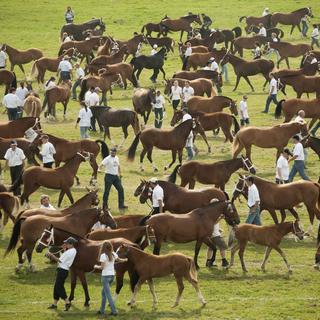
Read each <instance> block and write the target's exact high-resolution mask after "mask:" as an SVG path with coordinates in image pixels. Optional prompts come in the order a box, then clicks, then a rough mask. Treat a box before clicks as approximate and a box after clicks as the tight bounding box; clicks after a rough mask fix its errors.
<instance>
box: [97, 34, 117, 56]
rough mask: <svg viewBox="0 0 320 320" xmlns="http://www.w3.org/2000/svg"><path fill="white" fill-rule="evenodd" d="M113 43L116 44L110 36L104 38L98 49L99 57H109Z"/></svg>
mask: <svg viewBox="0 0 320 320" xmlns="http://www.w3.org/2000/svg"><path fill="white" fill-rule="evenodd" d="M103 41H104V43H103ZM113 42H114V40H113V39H112V38H111V37H109V36H106V37H102V39H101V41H100V44H101V45H100V46H99V47H98V49H97V57H98V56H102V55H107V56H109V55H110V51H111V46H112V44H113ZM102 43H103V44H102Z"/></svg>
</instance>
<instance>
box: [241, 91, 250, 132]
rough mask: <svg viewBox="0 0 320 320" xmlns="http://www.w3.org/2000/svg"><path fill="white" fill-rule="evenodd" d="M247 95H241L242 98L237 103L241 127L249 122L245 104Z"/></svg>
mask: <svg viewBox="0 0 320 320" xmlns="http://www.w3.org/2000/svg"><path fill="white" fill-rule="evenodd" d="M247 100H248V97H247V96H246V95H244V96H243V97H242V100H241V101H240V104H239V109H240V125H241V127H243V126H245V125H248V124H249V123H250V121H249V114H248V104H247Z"/></svg>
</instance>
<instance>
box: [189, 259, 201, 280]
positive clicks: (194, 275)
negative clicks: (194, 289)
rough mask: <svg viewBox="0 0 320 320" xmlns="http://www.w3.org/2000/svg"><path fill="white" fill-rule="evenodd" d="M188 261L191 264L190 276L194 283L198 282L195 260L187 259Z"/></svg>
mask: <svg viewBox="0 0 320 320" xmlns="http://www.w3.org/2000/svg"><path fill="white" fill-rule="evenodd" d="M187 260H188V264H189V276H190V278H191V280H193V281H194V282H198V272H197V269H196V265H195V263H194V260H193V259H192V258H190V257H187Z"/></svg>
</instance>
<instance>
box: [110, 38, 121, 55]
mask: <svg viewBox="0 0 320 320" xmlns="http://www.w3.org/2000/svg"><path fill="white" fill-rule="evenodd" d="M119 50H120V47H119V43H118V42H117V41H112V45H111V55H113V54H116V53H117V52H119Z"/></svg>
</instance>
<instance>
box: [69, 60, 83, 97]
mask: <svg viewBox="0 0 320 320" xmlns="http://www.w3.org/2000/svg"><path fill="white" fill-rule="evenodd" d="M75 67H76V81H75V82H74V84H73V86H72V99H73V100H77V87H79V86H80V84H81V80H82V78H83V77H84V76H85V74H84V71H83V69H82V68H81V67H80V63H79V62H77V63H76V64H75Z"/></svg>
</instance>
